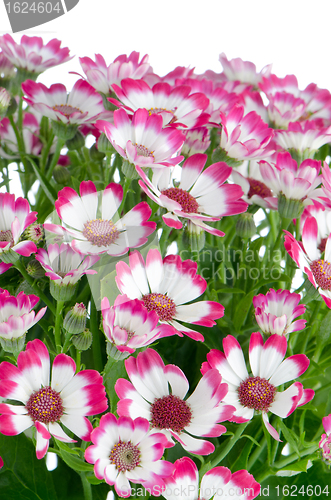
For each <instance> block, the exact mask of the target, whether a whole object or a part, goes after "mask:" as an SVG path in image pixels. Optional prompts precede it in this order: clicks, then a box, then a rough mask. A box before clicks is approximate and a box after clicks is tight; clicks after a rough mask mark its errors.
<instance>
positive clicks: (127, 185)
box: [118, 177, 131, 215]
mask: <svg viewBox="0 0 331 500" xmlns="http://www.w3.org/2000/svg"><path fill="white" fill-rule="evenodd" d="M130 186H131V179H130V178H129V177H126V178H125V182H124V187H123V199H122V203H121V206H120V207H119V209H118V213H119V215H121V213H122V210H123V209H124V206H125V200H126V195H127V194H128V191H129V188H130Z"/></svg>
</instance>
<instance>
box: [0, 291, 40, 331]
mask: <svg viewBox="0 0 331 500" xmlns="http://www.w3.org/2000/svg"><path fill="white" fill-rule="evenodd" d="M38 301H39V297H37V296H36V295H26V294H25V293H24V292H20V293H19V294H18V295H17V296H16V297H15V296H13V295H10V293H9V292H8V290H3V289H2V288H0V337H1V338H3V339H5V340H12V339H17V338H19V337H22V336H23V335H24V334H25V333H26V332H27V330H29V329H30V328H32V327H33V325H35V324H36V323H38V321H39V320H40V319H41V318H42V317H43V316H44V314H45V312H46V309H47V307H43V308H42V309H40V310H39V311H38V312H37V314H36V313H35V311H34V310H33V309H34V307H35V306H36V305H37V303H38Z"/></svg>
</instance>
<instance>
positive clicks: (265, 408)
mask: <svg viewBox="0 0 331 500" xmlns="http://www.w3.org/2000/svg"><path fill="white" fill-rule="evenodd" d="M223 349H224V353H223V352H221V351H219V350H217V349H212V350H211V351H210V352H209V353H208V354H207V362H206V363H203V364H202V369H201V371H202V373H208V371H209V370H214V369H215V368H216V369H217V370H218V371H219V372H220V374H221V375H222V378H223V380H224V382H227V384H228V385H229V391H228V393H227V395H226V396H225V397H224V402H225V403H230V404H232V405H234V406H235V407H236V411H235V412H234V414H233V417H232V418H231V419H230V420H231V421H233V422H237V423H241V422H247V421H249V420H251V419H252V418H253V416H254V413H255V412H256V411H258V412H262V419H263V422H264V425H265V426H266V428H267V430H268V432H269V433H270V434H271V436H272V437H273V438H274V439H277V440H278V441H280V438H279V434H278V432H277V431H276V429H275V428H274V427H272V425H271V424H270V423H269V419H268V412H269V411H270V412H271V413H274V414H275V415H278V416H279V417H282V418H285V417H288V416H289V415H291V413H292V412H293V411H294V410H295V409H296V408H297V406H301V405H303V404H306V403H307V402H308V401H310V400H311V399H312V398H313V396H314V391H313V390H312V389H303V386H302V384H300V383H299V382H295V383H293V384H292V385H290V387H288V388H287V389H286V390H285V391H282V392H280V391H279V390H278V389H277V388H278V387H279V386H280V385H282V384H285V383H286V382H289V381H290V380H293V379H294V378H297V377H299V376H300V375H302V373H304V372H305V371H306V370H307V368H308V366H309V359H308V358H307V356H306V355H305V354H295V355H294V356H290V357H289V358H287V359H285V360H284V357H285V353H286V349H287V340H286V338H285V337H284V336H283V335H271V337H269V338H268V339H267V341H266V342H265V343H263V339H262V335H261V334H260V333H259V332H255V333H252V335H251V338H250V344H249V362H250V366H251V371H252V375H249V374H248V371H247V368H246V364H245V359H244V354H243V352H242V349H241V347H240V344H239V342H238V341H237V340H236V339H235V338H234V337H233V336H232V335H228V336H227V337H226V338H225V339H224V340H223Z"/></svg>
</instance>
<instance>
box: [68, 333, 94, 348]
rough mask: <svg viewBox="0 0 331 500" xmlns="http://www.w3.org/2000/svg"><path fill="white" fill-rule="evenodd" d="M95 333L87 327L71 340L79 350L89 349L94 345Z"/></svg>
mask: <svg viewBox="0 0 331 500" xmlns="http://www.w3.org/2000/svg"><path fill="white" fill-rule="evenodd" d="M92 340H93V335H92V333H91V332H90V330H88V328H86V329H85V330H84V331H83V332H82V333H78V335H74V336H73V337H71V342H72V343H73V345H74V346H75V347H76V349H77V350H78V351H87V349H89V348H90V347H91V345H92Z"/></svg>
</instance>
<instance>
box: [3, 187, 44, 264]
mask: <svg viewBox="0 0 331 500" xmlns="http://www.w3.org/2000/svg"><path fill="white" fill-rule="evenodd" d="M36 219H37V212H30V207H29V202H28V201H27V200H25V199H24V198H17V200H15V195H14V194H10V193H0V259H1V260H2V261H3V262H5V263H6V264H10V263H12V262H14V261H15V260H16V259H17V256H16V255H15V253H16V254H19V255H23V256H24V257H29V256H30V255H31V254H32V253H34V252H36V251H37V247H36V245H35V244H34V243H33V242H32V241H29V240H26V241H20V238H21V235H22V233H23V231H24V230H25V229H26V228H27V227H28V226H30V225H31V224H33V222H35V221H36Z"/></svg>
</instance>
